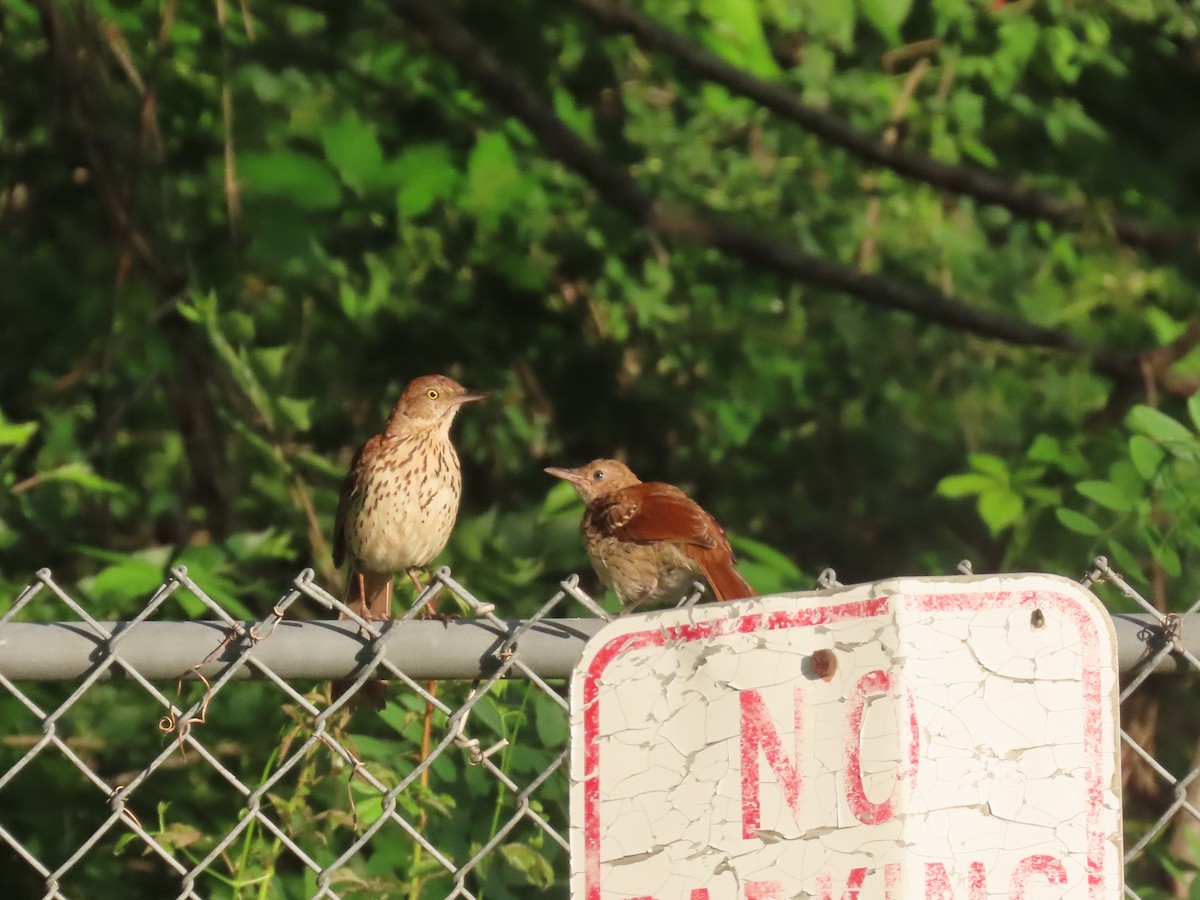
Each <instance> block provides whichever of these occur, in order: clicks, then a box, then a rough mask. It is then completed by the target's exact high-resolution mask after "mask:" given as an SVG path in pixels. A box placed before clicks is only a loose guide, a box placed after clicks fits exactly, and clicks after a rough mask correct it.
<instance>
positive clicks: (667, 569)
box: [546, 459, 755, 610]
mask: <svg viewBox="0 0 1200 900" xmlns="http://www.w3.org/2000/svg"><path fill="white" fill-rule="evenodd" d="M546 472H548V473H549V474H551V475H553V476H554V477H555V478H562V479H563V480H565V481H568V482H570V483H571V485H572V486H573V487H574V488H575V490H576V491H577V492H578V493H579V496H580V497H582V498H583V501H584V503H586V504H587V506H586V508H585V509H584V512H583V522H582V523H581V530H582V531H583V541H584V544H585V545H586V547H587V553H588V556H590V557H591V559H592V565H593V566H594V567H595V569H596V574H597V575H599V576H600V580H601V581H603V582H604V583H605V584H606V585H608V586H609V587H611V588H612V589H613V590H614V591H615V592H616V594H617V596H618V597H619V598H620V600H621V603H622V604H623V605H624V607H625V609H626V610H630V609H633V608H634V607H636V606H638V605H640V604H642V603H644V602H646V601H674V600H679V599H681V598H682V597H683V596H684V595H685V594H686V593H687V592H688V589H689V588H690V586H691V584H692V583H693V582H694V581H695V580H696V575H697V574H702V575H703V576H704V577H705V579H706V580H707V581H708V583H709V586H710V587H711V588H712V592H713V595H714V596H715V597H716V598H717V599H718V600H738V599H740V598H742V597H753V596H755V593H754V589H753V588H752V587H750V585H748V584H747V583H746V582H745V580H744V579H743V578H742V576H741V575H739V574H738V571H737V569H736V568H735V567H734V559H733V550H732V549H731V548H730V546H729V539H728V538H727V537H725V530H724V529H723V528H721V526H720V525H719V524H717V520H716V519H714V518H713V517H712V516H711V515H709V514H708V513H707V512H705V511H704V510H703V509H701V508H700V506H699V504H697V503H696V502H695V501H694V500H692V499H691V498H689V497H688V495H687V494H685V493H684V492H683V491H681V490H680V489H679V488H677V487H675V486H674V485H670V484H663V483H662V482H657V481H648V482H643V481H640V480H639V479H638V477H637V476H636V475H634V474H633V472H631V471H629V468H628V467H627V466H625V465H624V464H623V463H620V462H617V461H616V460H615V459H597V460H594V461H593V462H590V463H588V464H587V465H586V466H580V467H579V468H577V469H559V468H554V467H551V468H548V469H546Z"/></svg>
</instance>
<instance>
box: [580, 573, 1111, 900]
mask: <svg viewBox="0 0 1200 900" xmlns="http://www.w3.org/2000/svg"><path fill="white" fill-rule="evenodd" d="M1035 610H1036V611H1039V612H1040V614H1035ZM1115 647H1116V642H1115V639H1114V636H1113V631H1112V625H1111V623H1110V622H1109V620H1108V617H1107V616H1106V615H1105V613H1104V611H1103V609H1102V608H1101V607H1100V605H1099V604H1098V603H1097V601H1096V600H1095V598H1094V597H1093V596H1092V595H1091V594H1090V593H1088V592H1087V591H1085V590H1083V589H1082V588H1081V587H1079V586H1078V585H1076V584H1075V583H1073V582H1071V581H1067V580H1066V579H1062V578H1056V577H1053V576H1044V575H1015V576H1003V577H962V578H942V579H897V580H893V581H887V582H879V583H876V584H871V585H858V586H854V587H849V588H842V589H838V590H834V591H821V592H815V593H810V594H794V595H786V596H780V597H771V598H765V599H756V600H747V601H739V602H736V603H727V604H720V605H715V604H714V605H708V606H703V607H694V608H692V609H685V610H671V611H666V612H659V613H649V614H644V615H637V616H629V617H625V618H622V619H619V620H617V621H616V622H613V623H611V624H610V625H608V626H607V627H606V628H605V629H604V630H603V631H601V632H600V633H599V634H598V635H597V636H596V637H595V638H594V639H593V640H592V641H591V642H590V643H589V645H588V648H587V650H586V651H585V653H584V657H583V660H582V662H581V663H580V666H579V668H578V669H577V670H576V673H575V678H574V680H573V682H572V690H571V709H572V713H571V720H572V759H571V779H572V797H571V803H572V807H571V819H572V821H571V850H572V893H573V896H574V897H575V898H576V900H617V898H622V900H735V898H736V900H784V898H805V897H811V898H814V900H870V898H887V900H902V898H909V897H919V898H925V900H951V898H954V900H989V898H993V897H995V898H1010V900H1051V898H1071V900H1076V898H1077V900H1083V898H1088V900H1109V898H1113V900H1115V898H1118V897H1120V896H1121V894H1122V872H1121V865H1120V859H1121V831H1120V821H1121V820H1120V797H1119V793H1118V790H1117V771H1116V766H1117V762H1116V761H1117V758H1118V757H1117V751H1118V746H1117V722H1116V690H1117V687H1116V685H1117V676H1116V658H1115ZM818 650H827V651H831V652H832V653H833V657H834V660H835V662H836V667H835V668H834V669H833V671H832V672H829V671H826V670H824V669H822V666H824V665H825V663H826V662H827V660H826V659H823V658H822V659H820V662H821V665H820V666H814V661H813V658H812V655H813V653H814V652H816V651H818ZM818 670H820V671H822V672H823V673H824V675H825V678H822V677H821V675H819V674H818Z"/></svg>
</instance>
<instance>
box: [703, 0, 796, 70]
mask: <svg viewBox="0 0 1200 900" xmlns="http://www.w3.org/2000/svg"><path fill="white" fill-rule="evenodd" d="M701 8H702V9H703V10H704V15H705V17H706V18H707V19H708V21H709V23H710V25H711V30H710V31H709V33H708V34H707V35H706V36H705V43H707V44H708V45H709V46H710V47H712V49H713V50H715V51H716V52H717V53H718V54H719V55H721V56H723V57H724V58H725V59H727V60H729V61H730V62H732V63H734V64H735V65H737V66H740V67H742V68H744V69H748V70H749V71H750V72H753V73H754V74H755V75H758V76H760V77H762V78H771V77H774V76H777V75H778V74H779V65H778V64H777V63H776V62H775V58H774V57H773V56H772V55H771V48H770V46H769V45H768V44H767V38H766V35H765V34H764V33H763V25H762V18H761V17H760V16H759V12H758V2H757V0H703V2H702V3H701Z"/></svg>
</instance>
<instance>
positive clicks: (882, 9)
mask: <svg viewBox="0 0 1200 900" xmlns="http://www.w3.org/2000/svg"><path fill="white" fill-rule="evenodd" d="M859 8H860V9H861V10H862V14H863V18H864V19H866V20H867V21H868V22H870V23H871V25H872V26H874V28H875V30H876V31H878V32H879V33H880V34H881V35H883V36H884V38H886V39H887V41H888V43H889V44H899V43H900V26H901V25H903V24H904V20H905V19H907V18H908V13H909V10H910V9H912V0H859Z"/></svg>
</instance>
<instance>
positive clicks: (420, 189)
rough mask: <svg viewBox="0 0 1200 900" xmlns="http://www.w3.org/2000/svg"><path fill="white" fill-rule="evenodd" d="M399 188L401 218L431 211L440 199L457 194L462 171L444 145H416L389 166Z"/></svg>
mask: <svg viewBox="0 0 1200 900" xmlns="http://www.w3.org/2000/svg"><path fill="white" fill-rule="evenodd" d="M388 168H389V171H390V172H391V173H392V175H393V176H394V178H395V180H396V183H397V184H399V185H400V190H399V191H398V192H397V194H396V209H397V211H398V212H399V213H400V215H401V217H405V218H412V217H415V216H419V215H421V214H422V213H425V212H428V211H429V210H430V209H432V208H433V206H434V204H435V203H437V202H438V201H439V200H447V199H450V198H451V197H453V196H454V194H455V193H456V192H457V190H458V186H459V183H460V182H461V181H462V173H461V172H460V171H459V169H458V167H457V166H456V165H454V163H453V161H452V160H451V158H450V150H449V148H448V147H447V146H446V145H445V144H441V143H437V144H415V145H414V146H412V147H409V148H408V149H407V150H405V151H404V152H403V153H401V154H400V156H399V157H397V158H396V160H395V161H394V162H392V163H391V164H390V166H389V167H388Z"/></svg>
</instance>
